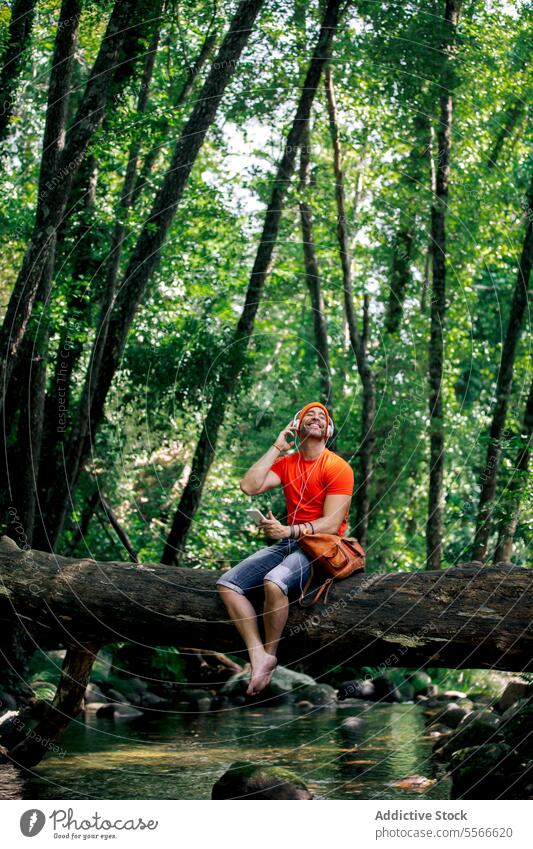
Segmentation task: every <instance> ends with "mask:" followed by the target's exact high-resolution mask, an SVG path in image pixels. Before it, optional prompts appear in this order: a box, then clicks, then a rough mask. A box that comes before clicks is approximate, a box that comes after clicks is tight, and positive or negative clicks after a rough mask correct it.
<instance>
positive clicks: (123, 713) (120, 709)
mask: <svg viewBox="0 0 533 849" xmlns="http://www.w3.org/2000/svg"><path fill="white" fill-rule="evenodd" d="M96 716H97V717H98V718H99V719H115V720H122V719H138V717H140V716H143V712H142V711H140V710H137V708H134V707H132V706H131V705H117V704H113V702H110V703H109V704H107V705H102V707H100V708H99V709H98V710H97V711H96Z"/></svg>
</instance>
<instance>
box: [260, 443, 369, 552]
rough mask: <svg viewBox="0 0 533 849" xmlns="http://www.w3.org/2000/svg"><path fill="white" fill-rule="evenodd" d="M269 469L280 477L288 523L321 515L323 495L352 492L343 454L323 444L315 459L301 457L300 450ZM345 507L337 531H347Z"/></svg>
mask: <svg viewBox="0 0 533 849" xmlns="http://www.w3.org/2000/svg"><path fill="white" fill-rule="evenodd" d="M271 471H273V472H275V473H276V474H277V476H278V477H279V479H280V480H281V483H282V486H283V491H284V493H285V501H286V502H287V520H288V523H289V525H293V524H295V523H298V522H312V521H313V520H314V519H320V518H321V516H323V515H324V501H325V500H326V495H328V494H329V495H351V494H352V493H353V484H354V477H353V471H352V469H351V468H350V466H349V465H348V463H347V462H346V460H343V459H342V457H339V455H338V454H334V453H333V451H330V450H329V448H324V450H323V452H322V454H321V455H320V457H318V459H317V460H304V458H303V456H302V455H301V453H300V452H299V451H296V452H295V453H294V454H286V455H285V457H280V458H279V459H278V460H276V462H275V463H274V465H273V466H272V469H271ZM347 516H348V510H347V511H346V515H345V517H344V519H343V520H342V524H341V526H340V528H339V530H338V531H337V533H338V534H339V536H343V534H344V532H345V531H346V519H347Z"/></svg>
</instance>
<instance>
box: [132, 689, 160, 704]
mask: <svg viewBox="0 0 533 849" xmlns="http://www.w3.org/2000/svg"><path fill="white" fill-rule="evenodd" d="M129 698H130V701H132V702H133V694H130V697H129ZM137 698H138V700H139V701H138V702H136V704H140V705H143V707H157V705H163V704H168V701H167V699H163V698H161V696H157V695H156V694H155V693H151V692H150V691H149V690H146V691H145V692H144V693H143V694H142V696H141V695H139V694H137Z"/></svg>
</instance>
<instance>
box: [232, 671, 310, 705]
mask: <svg viewBox="0 0 533 849" xmlns="http://www.w3.org/2000/svg"><path fill="white" fill-rule="evenodd" d="M249 681H250V670H249V669H245V670H243V671H242V672H236V673H235V675H232V676H231V678H229V679H228V680H227V681H226V683H225V684H224V685H223V686H222V687H221V689H220V692H221V694H222V695H224V696H226V697H227V698H228V699H231V701H232V702H233V701H234V700H235V699H236V698H239V697H246V689H247V687H248V684H249ZM311 684H316V682H315V679H314V678H311V676H310V675H304V674H303V673H302V672H294V671H293V670H292V669H287V667H286V666H277V667H276V669H275V670H274V674H273V676H272V679H271V681H270V684H269V685H268V687H265V689H264V690H263V691H262V693H261V694H260V695H261V698H262V699H264V700H265V702H266V704H267V705H268V704H269V703H270V704H274V703H277V704H279V703H280V701H281V699H280V697H283V696H289V697H290V698H292V697H295V698H297V699H300V698H301V696H300V694H301V692H302V690H303V688H304V687H307V686H309V685H311ZM302 698H303V697H302Z"/></svg>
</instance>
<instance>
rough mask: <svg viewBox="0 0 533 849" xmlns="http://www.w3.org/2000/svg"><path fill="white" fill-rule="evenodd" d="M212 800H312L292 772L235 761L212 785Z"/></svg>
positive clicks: (303, 785)
mask: <svg viewBox="0 0 533 849" xmlns="http://www.w3.org/2000/svg"><path fill="white" fill-rule="evenodd" d="M211 798H212V799H312V798H313V796H312V795H311V793H310V792H309V790H308V789H307V787H306V786H305V784H304V782H303V781H302V780H301V778H299V777H298V776H297V775H296V774H295V773H293V772H290V771H289V770H288V769H284V768H282V767H279V766H263V765H262V764H251V763H247V762H246V761H236V762H235V763H233V764H232V765H231V766H230V768H229V769H228V770H227V772H225V773H224V775H222V776H221V777H220V778H219V779H218V781H217V782H216V784H215V785H214V786H213V790H212V793H211Z"/></svg>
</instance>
